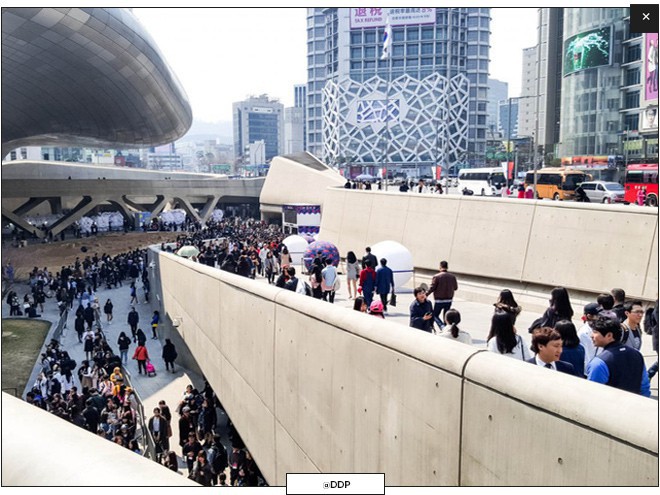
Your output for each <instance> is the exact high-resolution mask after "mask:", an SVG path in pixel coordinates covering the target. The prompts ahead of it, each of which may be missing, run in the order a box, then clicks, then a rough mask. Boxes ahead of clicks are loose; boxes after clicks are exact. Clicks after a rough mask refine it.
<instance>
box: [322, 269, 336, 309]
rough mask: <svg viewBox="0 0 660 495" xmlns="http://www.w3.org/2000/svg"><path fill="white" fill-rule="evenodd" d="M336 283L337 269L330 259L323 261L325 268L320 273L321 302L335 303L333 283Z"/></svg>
mask: <svg viewBox="0 0 660 495" xmlns="http://www.w3.org/2000/svg"><path fill="white" fill-rule="evenodd" d="M336 281H337V268H335V266H334V265H333V264H332V260H331V259H330V258H328V259H326V260H325V268H324V269H323V270H322V271H321V289H322V290H323V300H324V301H330V303H334V302H335V282H336Z"/></svg>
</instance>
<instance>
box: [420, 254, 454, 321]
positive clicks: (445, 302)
mask: <svg viewBox="0 0 660 495" xmlns="http://www.w3.org/2000/svg"><path fill="white" fill-rule="evenodd" d="M448 268H449V264H448V263H447V262H446V261H441V262H440V271H439V272H438V273H436V274H435V275H434V276H433V280H431V287H429V290H428V291H427V293H426V295H427V296H430V295H431V294H433V302H434V304H433V319H434V320H435V322H436V323H437V324H438V326H439V327H440V328H442V327H444V326H445V322H444V315H443V318H440V313H443V312H444V313H446V312H447V311H449V310H450V309H451V303H452V300H453V299H454V292H455V291H456V290H458V283H457V282H456V277H455V276H454V275H453V274H452V273H449V272H448V271H447V270H448Z"/></svg>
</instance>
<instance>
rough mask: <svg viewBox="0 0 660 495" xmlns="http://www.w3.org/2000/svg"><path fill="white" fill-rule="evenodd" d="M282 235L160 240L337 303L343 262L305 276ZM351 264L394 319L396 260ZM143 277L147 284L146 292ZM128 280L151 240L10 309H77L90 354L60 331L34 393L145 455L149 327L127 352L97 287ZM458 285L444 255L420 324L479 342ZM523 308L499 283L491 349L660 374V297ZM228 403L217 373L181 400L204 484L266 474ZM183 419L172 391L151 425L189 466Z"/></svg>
mask: <svg viewBox="0 0 660 495" xmlns="http://www.w3.org/2000/svg"><path fill="white" fill-rule="evenodd" d="M283 237H284V235H283V233H282V231H281V229H280V228H278V227H276V226H272V225H267V224H266V223H265V222H262V221H258V220H254V219H244V218H239V217H234V218H228V219H224V220H222V221H220V222H217V223H216V222H210V223H209V225H207V226H206V227H204V228H197V227H196V226H191V228H190V230H188V231H183V232H181V234H180V235H179V236H178V237H177V239H176V242H175V243H173V244H163V245H161V249H162V250H163V251H177V250H178V249H179V248H180V247H182V246H194V247H195V248H197V250H198V251H199V253H198V254H196V255H195V256H193V260H194V261H196V262H198V263H203V264H206V265H208V266H211V267H217V268H219V269H221V270H224V271H229V272H232V273H236V274H239V275H242V276H245V277H248V278H253V279H254V278H256V277H257V275H259V276H260V277H263V278H265V279H266V280H267V282H268V283H269V284H274V285H276V286H278V287H283V288H286V289H288V290H291V291H294V292H298V293H300V294H306V295H308V296H311V297H314V298H317V299H321V300H325V301H327V302H329V303H333V302H334V300H335V293H336V290H337V289H338V286H339V279H340V276H339V273H338V271H337V267H335V266H334V265H333V263H332V262H331V260H329V259H326V258H324V257H323V255H322V254H321V253H318V254H317V256H315V258H314V259H313V260H312V264H311V268H310V269H309V270H308V272H307V273H305V274H302V273H300V274H297V273H296V268H295V267H294V266H293V264H292V261H291V255H290V253H289V252H288V250H287V248H286V246H285V245H284V244H283V243H282V239H283ZM344 274H345V277H346V284H347V291H348V297H349V299H350V300H352V301H353V309H355V310H356V311H361V312H364V313H368V314H371V315H373V316H375V317H378V318H385V317H386V315H387V314H388V305H396V293H395V281H394V273H393V271H392V270H391V268H389V267H388V266H387V259H385V258H381V259H377V257H376V256H375V255H374V254H372V253H371V249H370V248H369V247H367V248H366V249H365V253H364V254H363V256H362V257H361V258H358V257H357V256H356V254H355V252H353V251H349V252H348V253H347V255H346V261H345V269H344ZM138 282H141V284H142V291H141V292H139V291H138V289H137V284H138ZM124 285H126V286H127V288H128V290H129V291H130V295H131V304H133V305H135V304H143V303H148V302H149V277H148V272H147V251H146V250H142V249H134V250H133V249H131V250H129V251H128V252H126V253H123V254H119V255H116V256H109V255H107V254H102V255H101V256H99V255H98V254H94V255H86V256H85V257H84V258H83V259H80V258H76V260H75V261H74V262H73V263H72V264H71V265H69V266H63V267H61V269H60V270H59V271H57V272H55V273H52V272H51V271H50V270H48V268H46V267H44V268H43V269H39V268H37V267H35V268H34V269H33V270H32V272H31V273H30V274H29V281H28V287H29V289H28V291H27V293H26V294H25V295H24V297H23V301H24V303H23V304H25V305H27V306H24V307H23V308H22V307H21V304H20V302H19V303H18V305H17V300H19V301H20V299H21V298H20V296H19V295H18V294H17V293H16V291H15V290H14V289H13V288H12V290H10V291H9V293H8V295H7V304H9V305H10V314H11V315H20V314H21V312H20V311H21V309H25V310H26V311H27V309H32V310H33V311H42V312H43V305H44V303H45V302H46V300H47V299H49V298H52V299H54V300H55V301H56V302H57V305H58V307H59V309H60V312H61V314H62V313H64V312H65V311H69V310H72V311H73V309H74V308H76V310H75V315H76V317H75V324H74V328H75V331H76V333H77V335H78V340H79V342H80V343H82V344H83V348H84V352H85V359H84V360H83V361H82V363H81V364H80V366H77V363H76V362H75V361H74V360H72V359H71V358H70V357H69V355H68V353H67V351H66V350H64V349H62V348H61V346H60V344H59V342H57V341H55V340H53V341H51V342H50V344H49V345H48V346H47V347H46V349H45V352H44V353H43V354H42V356H41V358H40V365H41V372H40V373H39V376H38V378H37V380H36V381H35V383H34V385H33V387H32V389H31V391H30V392H29V393H28V394H27V400H28V402H30V403H32V404H34V405H36V406H38V407H41V408H44V409H46V410H48V411H50V412H51V413H53V414H55V415H57V416H58V417H60V418H62V419H65V420H67V421H70V422H72V423H73V424H76V425H78V426H80V427H82V428H85V429H87V430H89V431H90V432H92V433H94V434H97V435H99V436H102V437H104V438H107V439H108V440H111V441H113V442H116V443H118V444H120V445H122V446H124V447H126V448H128V449H130V450H132V451H134V452H137V453H141V450H140V445H139V444H138V442H137V434H138V418H137V408H136V399H135V396H134V393H133V391H132V390H131V388H130V387H129V386H128V385H127V384H126V380H125V379H124V376H123V373H122V367H125V366H126V365H127V362H128V356H129V354H128V352H129V348H130V347H131V345H133V344H137V346H136V349H135V351H134V353H133V358H134V359H135V360H136V361H137V364H138V370H139V373H142V372H144V373H147V366H146V365H147V363H148V361H149V355H148V352H147V350H146V347H145V342H146V339H147V337H146V335H145V333H144V332H143V331H142V329H141V328H140V319H139V315H138V313H137V311H135V307H132V308H131V311H130V312H129V314H128V318H127V321H126V325H127V331H125V332H124V331H122V332H120V333H119V336H118V340H117V346H118V351H119V352H118V353H115V352H114V350H113V348H112V346H111V345H110V343H109V342H108V340H107V338H106V335H105V333H104V331H103V328H104V326H105V327H108V326H109V325H112V324H113V320H114V315H113V311H114V304H113V302H112V300H111V298H107V299H106V300H105V302H104V303H103V304H102V303H101V301H100V300H99V297H98V296H97V294H96V292H97V289H98V288H99V287H105V288H107V289H113V288H122V287H124ZM124 290H126V289H124ZM456 290H458V282H457V279H456V276H455V275H454V274H452V273H451V272H449V266H448V263H447V262H446V261H442V262H441V263H440V270H439V272H438V273H437V274H436V275H435V276H434V277H433V278H432V280H431V284H430V286H425V285H422V286H420V287H416V288H415V289H414V291H413V301H412V302H411V303H410V307H409V316H410V320H409V325H410V327H412V328H414V329H418V330H422V331H426V332H430V333H436V334H438V335H440V336H441V337H443V338H447V339H451V340H455V341H458V342H462V343H464V344H468V345H470V344H472V338H471V335H470V334H469V333H468V332H466V331H464V330H463V329H461V328H460V327H459V326H460V323H461V314H460V313H459V311H457V310H456V309H455V308H453V307H452V305H453V298H454V293H455V291H456ZM521 310H522V308H521V307H520V306H519V305H518V304H517V302H516V300H515V297H514V295H513V293H512V292H511V291H509V290H503V291H502V292H501V293H500V295H499V298H498V300H497V301H496V302H495V303H494V311H493V315H492V317H491V322H490V331H489V334H488V337H487V343H486V346H487V349H488V350H489V351H492V352H495V353H498V354H501V355H504V356H508V357H511V358H515V359H520V360H524V361H527V362H529V363H531V364H535V365H538V366H542V367H545V368H549V369H552V370H556V371H560V372H564V373H569V374H572V375H576V376H578V377H583V378H586V379H588V380H592V381H596V382H599V383H605V384H608V385H611V386H614V387H616V388H619V389H622V390H626V391H629V392H633V393H638V394H642V395H645V396H649V394H650V385H649V380H650V378H651V377H653V375H654V374H655V373H656V372H657V369H658V363H657V361H656V363H655V364H654V365H653V366H651V367H650V368H649V370H648V371H647V370H646V368H645V366H644V362H643V359H642V357H641V354H640V352H639V351H640V348H641V345H642V332H643V331H646V332H647V333H650V334H652V335H653V348H654V351H655V352H657V348H658V347H657V333H658V309H657V302H656V305H655V308H650V309H649V310H647V311H646V312H645V311H644V309H643V308H642V303H641V302H640V301H636V300H626V297H625V293H624V292H623V291H622V290H621V289H613V290H612V291H611V293H609V294H602V295H600V296H599V297H598V298H597V300H596V301H595V302H593V303H590V304H587V305H586V306H585V307H584V310H583V316H582V320H583V325H582V326H581V327H580V328H578V329H576V327H575V325H574V324H573V322H572V319H573V316H574V311H573V308H572V305H571V302H570V298H569V294H568V291H567V290H566V289H564V288H562V287H557V288H555V289H553V290H552V291H551V294H550V303H549V306H548V308H547V310H546V311H545V312H544V313H543V315H541V316H540V317H539V318H537V319H536V320H535V321H534V322H533V324H532V325H531V326H530V328H529V329H528V331H529V334H530V335H531V341H530V342H529V343H528V341H527V339H526V338H525V337H524V336H523V335H521V333H520V332H519V331H518V330H517V328H516V319H517V317H518V315H519V314H520V312H521ZM642 320H644V324H643V325H642ZM159 321H160V315H159V314H158V311H154V314H153V316H152V318H151V320H150V322H149V324H150V326H151V328H152V338H157V329H158V325H159ZM122 324H123V323H122ZM128 328H130V336H129V334H128ZM530 344H531V345H530ZM176 357H177V355H176V349H174V346H173V344H172V343H171V342H170V341H169V339H166V344H165V346H164V347H163V359H164V361H165V363H166V368H167V371H169V370H170V368H171V370H172V371H174V361H175V359H176ZM218 408H220V409H218ZM218 410H222V408H221V404H220V402H219V400H218V398H217V397H216V396H215V394H214V393H213V391H212V390H211V388H210V386H209V385H208V383H207V384H206V387H205V388H204V390H203V391H202V392H201V393H200V392H198V391H197V390H196V389H194V388H193V387H192V386H189V387H188V388H187V389H186V391H185V393H184V396H183V398H182V400H181V402H180V403H179V404H178V405H177V407H176V411H175V412H176V414H178V415H179V417H178V420H177V421H178V427H179V439H178V443H179V446H180V447H181V456H182V458H183V459H184V462H185V464H186V467H187V468H188V475H189V477H190V478H191V479H194V480H195V481H197V482H198V483H200V484H202V485H204V486H216V485H217V486H228V485H231V486H258V485H260V484H264V483H265V482H264V480H263V477H262V476H261V475H260V473H259V470H258V467H257V466H256V464H255V463H254V460H253V459H252V458H251V456H250V454H249V452H248V451H247V450H246V448H245V445H244V444H243V442H242V440H241V439H240V436H239V435H238V433H237V432H236V431H235V429H233V427H232V425H231V424H229V427H230V431H231V435H230V440H231V442H232V445H231V448H230V449H226V448H225V447H224V445H223V443H222V442H221V440H220V435H219V430H218V414H217V411H218ZM172 421H173V419H172V413H171V412H170V409H169V407H168V406H167V405H166V404H165V402H164V401H161V402H160V403H159V406H158V407H157V408H155V409H154V410H153V416H152V417H151V418H150V419H149V421H148V429H149V431H150V433H151V435H152V437H153V438H154V440H155V443H156V449H157V452H158V454H159V460H160V462H161V463H162V464H163V465H165V466H167V467H168V468H170V469H173V470H178V469H179V462H178V458H177V453H176V452H175V451H174V450H172V449H171V445H170V437H171V435H172V428H171V425H172ZM227 472H228V473H229V479H228V480H227V475H226V473H227Z"/></svg>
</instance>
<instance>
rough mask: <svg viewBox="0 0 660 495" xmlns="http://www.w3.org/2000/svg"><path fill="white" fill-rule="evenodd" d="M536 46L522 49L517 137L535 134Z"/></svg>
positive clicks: (536, 111)
mask: <svg viewBox="0 0 660 495" xmlns="http://www.w3.org/2000/svg"><path fill="white" fill-rule="evenodd" d="M537 51H538V47H537V46H532V47H530V48H524V49H523V58H522V59H523V65H522V84H521V86H520V98H519V99H518V100H517V103H518V112H517V118H518V124H517V135H518V136H521V137H522V136H533V135H534V134H535V132H536V119H537V116H538V115H539V111H538V110H537V106H538V105H537V98H536V92H537V88H536V86H537V84H536V81H537V79H538V78H537V69H538V64H537Z"/></svg>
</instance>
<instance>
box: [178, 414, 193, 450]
mask: <svg viewBox="0 0 660 495" xmlns="http://www.w3.org/2000/svg"><path fill="white" fill-rule="evenodd" d="M181 413H182V414H181V417H180V418H179V445H181V446H182V447H183V446H184V445H185V443H186V440H187V439H188V434H189V433H192V434H193V435H194V434H195V424H194V422H193V419H192V416H191V415H190V408H189V407H188V406H184V407H183V409H182V410H181Z"/></svg>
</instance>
